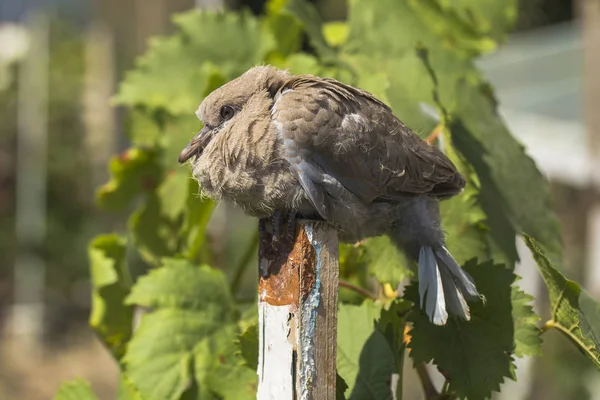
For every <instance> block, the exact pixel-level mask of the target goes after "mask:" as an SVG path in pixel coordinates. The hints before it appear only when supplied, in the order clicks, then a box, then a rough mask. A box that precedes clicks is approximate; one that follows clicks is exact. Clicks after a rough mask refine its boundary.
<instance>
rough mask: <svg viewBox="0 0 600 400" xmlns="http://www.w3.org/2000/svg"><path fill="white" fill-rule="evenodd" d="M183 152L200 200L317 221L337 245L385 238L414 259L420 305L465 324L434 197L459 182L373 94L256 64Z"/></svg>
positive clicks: (470, 288)
mask: <svg viewBox="0 0 600 400" xmlns="http://www.w3.org/2000/svg"><path fill="white" fill-rule="evenodd" d="M196 114H197V116H198V118H199V119H200V120H201V121H202V122H203V123H204V127H203V128H202V129H201V130H200V132H198V134H196V135H195V136H194V137H193V138H192V140H191V142H190V143H189V144H188V145H187V146H186V147H185V148H184V149H183V151H182V152H181V155H180V157H179V162H180V163H183V162H185V161H187V160H191V163H192V166H193V175H194V176H195V177H196V178H197V179H198V181H199V183H200V186H201V189H202V191H203V193H204V194H206V195H207V196H208V197H210V198H213V199H215V200H220V199H226V200H229V201H232V202H233V203H235V204H237V205H239V206H240V207H241V208H242V209H243V210H244V211H245V212H246V213H247V214H249V215H253V216H256V217H259V218H270V217H273V216H274V215H275V216H277V215H288V216H291V218H295V217H299V218H300V217H301V218H307V219H322V220H325V221H326V222H328V223H329V224H331V225H332V226H334V227H335V228H336V229H337V230H338V232H339V238H340V240H342V241H345V242H357V241H360V240H362V239H364V238H368V237H373V236H380V235H388V236H389V237H390V238H391V240H392V241H393V242H394V243H395V244H396V245H397V246H398V248H399V249H401V250H402V251H404V253H405V254H406V255H407V256H408V257H409V258H410V259H412V260H414V261H416V262H417V263H418V280H419V294H420V303H421V308H422V309H424V310H425V312H426V313H427V315H428V317H429V319H430V320H431V321H432V322H433V323H434V324H437V325H444V324H445V323H446V322H447V319H448V313H450V314H453V315H456V316H458V317H461V318H463V319H465V320H469V319H470V313H469V306H468V304H467V301H466V299H469V300H471V299H476V298H478V297H479V294H478V291H477V289H476V287H475V284H474V282H473V279H472V278H471V277H470V276H469V275H468V274H467V273H466V272H465V271H464V270H463V269H461V267H460V266H459V265H458V264H457V263H456V261H455V260H454V258H453V257H452V256H451V255H450V253H449V251H448V249H447V248H446V245H445V240H444V234H443V232H442V229H441V226H440V217H439V211H438V201H439V200H442V199H446V198H449V197H451V196H453V195H456V194H458V193H460V192H461V191H462V189H463V188H464V186H465V180H464V178H463V177H462V176H461V174H460V173H459V172H458V171H457V170H456V168H455V166H454V165H453V164H452V162H451V161H450V160H449V159H448V158H447V157H446V156H445V155H444V154H443V153H442V152H441V151H440V150H439V149H438V148H437V147H435V146H431V145H429V144H428V143H426V142H425V141H423V140H421V139H420V138H419V137H418V136H417V135H416V134H415V133H413V132H412V131H411V130H410V129H409V128H408V127H407V126H406V125H404V124H403V123H402V121H400V119H398V118H397V117H396V116H395V115H394V114H393V112H392V110H391V109H390V107H388V106H387V105H386V104H384V103H383V102H381V101H380V100H378V99H377V98H376V97H375V96H373V95H372V94H370V93H368V92H366V91H364V90H361V89H357V88H354V87H352V86H349V85H346V84H344V83H341V82H338V81H336V80H334V79H328V78H320V77H316V76H312V75H292V74H290V73H289V72H287V71H283V70H279V69H276V68H274V67H271V66H258V67H254V68H252V69H250V70H249V71H247V72H246V73H244V74H243V75H241V76H240V77H238V78H236V79H234V80H232V81H230V82H229V83H227V84H225V85H223V86H222V87H220V88H218V89H216V90H215V91H213V92H212V93H211V94H210V95H208V96H207V97H206V98H205V99H204V101H203V102H202V104H201V105H200V107H199V108H198V111H197V112H196Z"/></svg>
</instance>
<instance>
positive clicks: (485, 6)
mask: <svg viewBox="0 0 600 400" xmlns="http://www.w3.org/2000/svg"><path fill="white" fill-rule="evenodd" d="M425 3H428V2H427V1H425ZM429 3H435V6H437V7H439V11H438V12H441V13H443V14H444V15H447V16H451V17H452V18H456V19H457V20H458V21H460V23H462V24H463V25H464V26H465V29H470V30H473V31H475V32H476V33H477V34H479V35H481V36H491V37H492V38H494V39H496V40H500V39H503V38H504V36H506V34H507V33H508V31H509V30H510V29H511V28H512V26H513V24H514V22H515V20H516V17H517V1H516V0H502V1H498V0H461V1H447V0H433V1H429Z"/></svg>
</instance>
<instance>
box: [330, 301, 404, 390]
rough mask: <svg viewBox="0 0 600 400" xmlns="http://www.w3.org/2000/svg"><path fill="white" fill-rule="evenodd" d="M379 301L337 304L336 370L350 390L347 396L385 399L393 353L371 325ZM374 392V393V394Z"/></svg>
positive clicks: (391, 369) (394, 369)
mask: <svg viewBox="0 0 600 400" xmlns="http://www.w3.org/2000/svg"><path fill="white" fill-rule="evenodd" d="M380 314H381V304H378V303H374V302H373V301H370V300H365V301H364V302H363V304H362V305H360V306H354V305H345V304H340V306H339V311H338V344H337V347H338V359H337V370H338V373H339V374H340V376H341V377H342V378H343V379H344V381H345V382H346V384H347V385H348V388H349V390H350V392H351V395H350V397H349V398H350V399H365V400H368V399H382V398H384V399H387V398H390V396H391V389H390V382H391V376H392V374H393V373H395V372H396V366H395V363H394V354H393V352H392V349H391V348H390V346H389V345H388V342H387V341H386V338H385V336H384V335H383V333H381V331H379V330H376V329H374V328H375V320H376V319H378V318H379V316H380ZM374 396H376V397H374Z"/></svg>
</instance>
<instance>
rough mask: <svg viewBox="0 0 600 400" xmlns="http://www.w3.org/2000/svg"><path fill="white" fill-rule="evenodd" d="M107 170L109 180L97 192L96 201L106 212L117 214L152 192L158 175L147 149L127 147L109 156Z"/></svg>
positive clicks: (151, 153) (155, 157)
mask: <svg viewBox="0 0 600 400" xmlns="http://www.w3.org/2000/svg"><path fill="white" fill-rule="evenodd" d="M109 169H110V173H111V179H110V181H108V183H106V184H105V185H103V186H102V187H100V189H98V192H97V193H96V202H97V203H98V205H99V206H100V207H101V208H104V209H106V210H110V211H121V210H123V209H125V208H126V207H127V206H128V205H129V204H130V203H131V202H132V201H133V199H134V198H135V197H137V196H138V195H140V194H142V193H148V192H150V191H152V190H154V188H155V187H156V185H157V183H158V180H159V179H160V176H161V169H160V167H159V166H158V163H157V154H156V152H155V151H154V150H151V149H140V148H130V149H128V150H126V151H125V152H123V153H122V154H120V155H118V156H115V157H113V158H112V159H111V161H110V165H109Z"/></svg>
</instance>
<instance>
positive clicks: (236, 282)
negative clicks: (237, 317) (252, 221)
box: [231, 232, 259, 293]
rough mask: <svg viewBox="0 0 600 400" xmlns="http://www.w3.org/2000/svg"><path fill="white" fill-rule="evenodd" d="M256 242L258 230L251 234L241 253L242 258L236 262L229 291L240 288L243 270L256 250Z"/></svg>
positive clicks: (232, 291)
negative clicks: (244, 249)
mask: <svg viewBox="0 0 600 400" xmlns="http://www.w3.org/2000/svg"><path fill="white" fill-rule="evenodd" d="M258 242H259V234H258V232H255V233H254V235H253V236H252V239H251V240H250V245H249V246H248V248H247V249H246V251H245V252H244V254H242V258H241V259H240V262H239V263H238V265H237V268H236V269H235V275H234V276H233V279H232V280H231V293H237V291H238V289H239V288H240V285H241V283H242V277H243V276H244V272H245V271H246V268H247V267H248V264H249V263H250V260H251V259H252V257H253V256H254V255H255V254H256V251H257V249H258Z"/></svg>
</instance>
